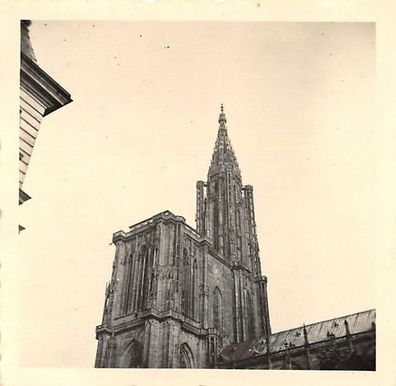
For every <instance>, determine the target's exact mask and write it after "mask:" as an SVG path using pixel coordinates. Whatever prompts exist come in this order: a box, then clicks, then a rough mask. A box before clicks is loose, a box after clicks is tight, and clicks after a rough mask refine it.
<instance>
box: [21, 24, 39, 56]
mask: <svg viewBox="0 0 396 386" xmlns="http://www.w3.org/2000/svg"><path fill="white" fill-rule="evenodd" d="M30 24H32V22H31V21H30V20H21V52H22V53H23V54H25V55H26V56H27V57H28V58H29V59H32V60H33V61H34V62H36V63H37V60H36V56H35V55H34V51H33V47H32V43H31V42H30V37H29V26H30Z"/></svg>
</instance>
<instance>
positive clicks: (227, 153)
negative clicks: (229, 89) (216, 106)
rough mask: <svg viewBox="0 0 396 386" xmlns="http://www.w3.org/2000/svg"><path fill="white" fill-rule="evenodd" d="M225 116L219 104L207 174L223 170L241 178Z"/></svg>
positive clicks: (210, 174)
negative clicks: (216, 125) (215, 137)
mask: <svg viewBox="0 0 396 386" xmlns="http://www.w3.org/2000/svg"><path fill="white" fill-rule="evenodd" d="M226 123H227V118H226V115H225V114H224V108H223V105H221V112H220V116H219V125H220V126H219V131H218V133H217V139H216V143H215V147H214V150H213V155H212V160H211V162H210V167H209V173H208V175H209V176H212V175H215V174H218V173H220V172H224V171H231V172H233V173H234V174H235V175H236V176H237V177H239V179H241V171H240V170H239V165H238V161H237V159H236V156H235V153H234V150H233V149H232V145H231V141H230V138H229V137H228V133H227V126H226Z"/></svg>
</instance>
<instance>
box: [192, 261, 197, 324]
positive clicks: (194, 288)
mask: <svg viewBox="0 0 396 386" xmlns="http://www.w3.org/2000/svg"><path fill="white" fill-rule="evenodd" d="M197 285H198V266H197V260H194V263H193V272H192V281H191V317H192V318H193V319H194V320H195V319H197V303H198V299H197V292H198V291H197Z"/></svg>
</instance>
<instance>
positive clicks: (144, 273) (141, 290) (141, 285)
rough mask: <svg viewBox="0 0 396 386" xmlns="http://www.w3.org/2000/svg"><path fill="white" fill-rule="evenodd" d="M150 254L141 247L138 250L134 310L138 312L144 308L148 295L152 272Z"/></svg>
mask: <svg viewBox="0 0 396 386" xmlns="http://www.w3.org/2000/svg"><path fill="white" fill-rule="evenodd" d="M152 265H153V261H152V254H150V255H149V251H148V248H147V247H146V246H145V245H143V246H142V247H141V248H140V251H139V256H138V272H137V276H138V279H137V296H136V310H137V311H140V310H143V309H145V308H146V306H147V300H148V295H149V287H150V281H151V280H150V279H151V271H152Z"/></svg>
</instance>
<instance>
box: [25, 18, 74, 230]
mask: <svg viewBox="0 0 396 386" xmlns="http://www.w3.org/2000/svg"><path fill="white" fill-rule="evenodd" d="M30 24H31V22H30V21H29V20H22V21H21V69H20V107H19V113H20V121H19V122H20V125H19V204H23V203H24V202H25V201H27V200H29V199H30V198H31V197H30V196H29V195H28V194H27V193H26V192H24V191H23V189H22V187H23V182H24V179H25V175H26V173H27V169H28V166H29V162H30V158H31V156H32V153H33V148H34V145H35V142H36V140H37V136H38V132H39V129H40V124H41V121H42V120H43V118H44V117H45V116H46V115H48V114H50V113H52V112H54V111H56V110H58V109H60V108H61V107H63V106H65V105H66V104H68V103H70V102H71V101H72V99H71V96H70V94H69V93H68V92H67V91H66V90H65V89H64V88H63V87H61V86H60V85H59V84H58V83H57V82H56V81H55V80H54V79H52V78H51V77H50V76H49V75H48V74H47V73H46V72H45V71H44V70H43V69H42V68H41V67H40V66H39V65H38V64H37V60H36V56H35V54H34V51H33V48H32V44H31V41H30V37H29V26H30ZM21 229H23V227H21V226H20V230H21Z"/></svg>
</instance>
